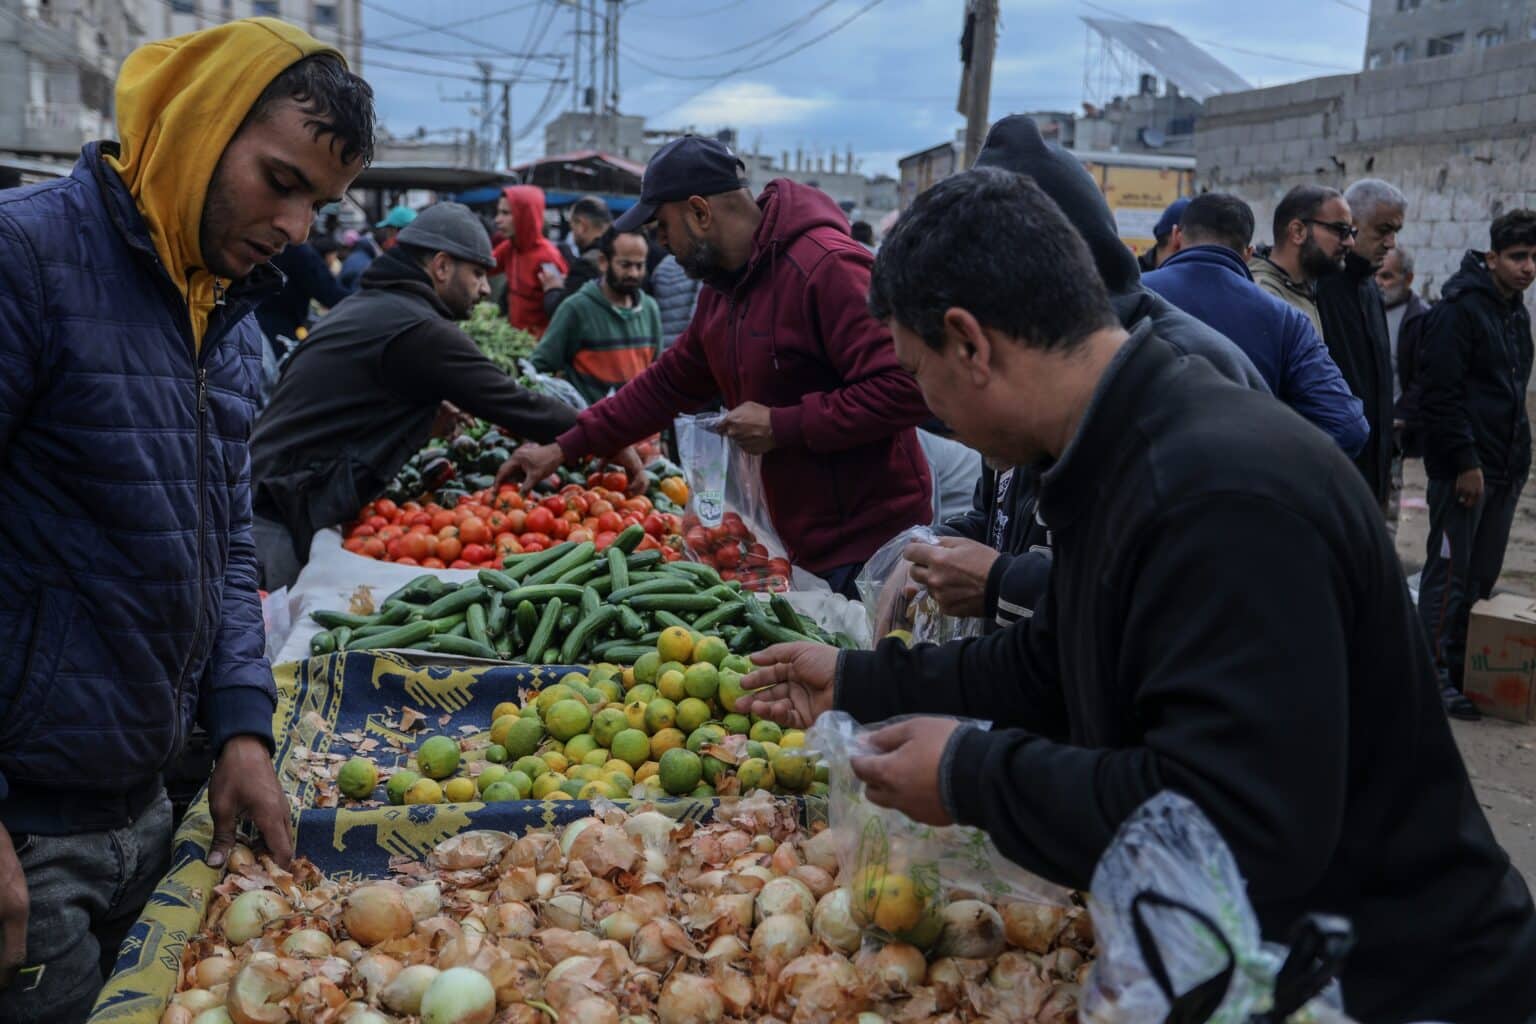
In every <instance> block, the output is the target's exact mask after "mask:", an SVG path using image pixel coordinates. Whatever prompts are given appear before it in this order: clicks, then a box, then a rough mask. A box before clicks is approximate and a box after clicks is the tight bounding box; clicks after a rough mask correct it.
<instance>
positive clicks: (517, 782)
mask: <svg viewBox="0 0 1536 1024" xmlns="http://www.w3.org/2000/svg"><path fill="white" fill-rule="evenodd" d="M501 781H503V782H505V783H507V784H508V785H510V786H512V787H513V788H514V789H516V790H517V795H518V798H519V799H522V800H526V799H528V795H529V794H530V793H532V792H533V780H532V779H530V778H529V777H528V776H527V775H526V774H524V773H523V772H520V771H518V770H516V769H513V770H512V771H510V772H507V776H506V778H504V779H502V780H501Z"/></svg>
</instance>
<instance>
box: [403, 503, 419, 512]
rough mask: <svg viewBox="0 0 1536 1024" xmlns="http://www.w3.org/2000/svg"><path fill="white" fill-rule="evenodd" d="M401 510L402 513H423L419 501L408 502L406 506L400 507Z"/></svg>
mask: <svg viewBox="0 0 1536 1024" xmlns="http://www.w3.org/2000/svg"><path fill="white" fill-rule="evenodd" d="M400 510H401V511H402V512H420V511H421V502H419V501H408V502H406V503H405V504H403V505H401V506H400Z"/></svg>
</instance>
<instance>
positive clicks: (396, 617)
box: [374, 601, 416, 626]
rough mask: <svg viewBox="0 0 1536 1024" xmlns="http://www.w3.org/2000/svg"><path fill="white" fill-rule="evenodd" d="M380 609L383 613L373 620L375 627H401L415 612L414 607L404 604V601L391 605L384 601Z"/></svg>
mask: <svg viewBox="0 0 1536 1024" xmlns="http://www.w3.org/2000/svg"><path fill="white" fill-rule="evenodd" d="M382 607H383V611H381V612H380V613H379V614H378V616H377V617H376V618H375V620H374V625H376V626H403V625H405V620H406V619H409V618H410V617H411V616H412V615H414V614H415V612H416V608H415V606H414V605H409V604H406V603H405V602H404V601H396V602H394V603H393V604H391V603H390V602H388V601H385V602H384V604H383V606H382Z"/></svg>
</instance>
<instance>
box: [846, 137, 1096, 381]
mask: <svg viewBox="0 0 1536 1024" xmlns="http://www.w3.org/2000/svg"><path fill="white" fill-rule="evenodd" d="M977 224H985V225H987V230H986V231H983V232H978V231H977V230H976V225H977ZM956 306H958V307H960V308H961V309H964V310H966V311H968V312H969V313H970V314H971V315H972V316H974V317H975V318H976V319H977V321H978V322H979V323H981V324H982V325H983V326H985V327H991V328H993V329H994V330H998V331H1001V332H1003V333H1004V334H1007V335H1008V336H1009V337H1011V338H1016V339H1018V340H1019V341H1021V342H1023V343H1024V344H1025V345H1028V346H1030V347H1032V348H1038V349H1042V350H1046V351H1051V350H1057V351H1069V350H1071V349H1073V348H1076V347H1077V346H1078V345H1079V344H1080V343H1081V342H1082V341H1083V339H1085V338H1087V337H1088V336H1089V335H1090V334H1092V333H1093V332H1094V331H1097V330H1099V329H1101V328H1104V327H1111V326H1114V325H1115V324H1116V323H1117V322H1118V321H1117V320H1116V318H1115V313H1114V309H1113V308H1112V307H1111V306H1110V304H1109V293H1108V292H1107V291H1105V289H1104V281H1103V279H1101V278H1100V277H1099V273H1098V270H1097V268H1096V267H1095V265H1094V262H1093V257H1092V255H1090V254H1089V252H1088V244H1087V243H1086V242H1084V241H1083V237H1082V236H1081V235H1079V234H1078V233H1077V229H1076V228H1074V227H1073V226H1072V223H1071V222H1070V221H1068V220H1067V218H1066V215H1065V214H1063V213H1062V212H1061V208H1060V207H1058V206H1057V205H1056V204H1055V203H1054V202H1052V201H1051V198H1050V196H1048V195H1046V194H1045V193H1044V192H1043V191H1041V189H1040V187H1039V186H1038V185H1036V184H1035V182H1034V180H1033V179H1031V178H1027V177H1025V176H1023V175H1021V174H1015V173H1013V172H1012V171H1005V170H1002V169H1001V168H997V167H977V168H973V169H971V170H969V171H966V172H964V173H962V174H957V175H954V176H952V177H950V178H946V179H945V180H943V181H941V182H939V183H938V184H937V185H934V186H933V187H932V188H930V189H929V190H928V191H926V192H924V193H923V194H922V195H920V196H918V197H917V199H916V200H915V201H914V202H913V203H912V206H911V207H910V208H909V209H908V210H907V212H906V213H904V214H903V215H902V217H901V219H900V220H899V221H897V222H896V226H895V227H893V228H892V229H891V230H890V231H889V232H888V233H887V234H886V236H885V241H884V243H883V244H882V245H881V246H880V254H879V255H878V256H877V257H876V258H875V269H874V273H873V275H872V277H871V280H870V287H869V309H870V312H871V313H872V314H873V315H874V316H875V317H876V319H879V320H894V321H896V322H897V323H900V324H901V325H902V326H903V327H906V328H908V329H909V330H912V331H914V332H916V333H917V334H918V335H919V336H920V337H921V338H922V339H923V341H924V342H926V343H927V344H928V345H929V346H930V347H932V348H935V349H938V348H942V347H943V345H944V314H945V312H946V311H947V310H949V309H950V308H952V307H956Z"/></svg>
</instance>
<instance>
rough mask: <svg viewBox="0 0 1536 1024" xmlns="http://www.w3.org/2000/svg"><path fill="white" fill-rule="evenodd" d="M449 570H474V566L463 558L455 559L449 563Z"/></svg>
mask: <svg viewBox="0 0 1536 1024" xmlns="http://www.w3.org/2000/svg"><path fill="white" fill-rule="evenodd" d="M448 568H450V569H473V568H474V566H473V565H471V564H470V563H469V562H466V561H465V560H464V559H462V558H455V559H454V560H453V561H452V562H449V563H448Z"/></svg>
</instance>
